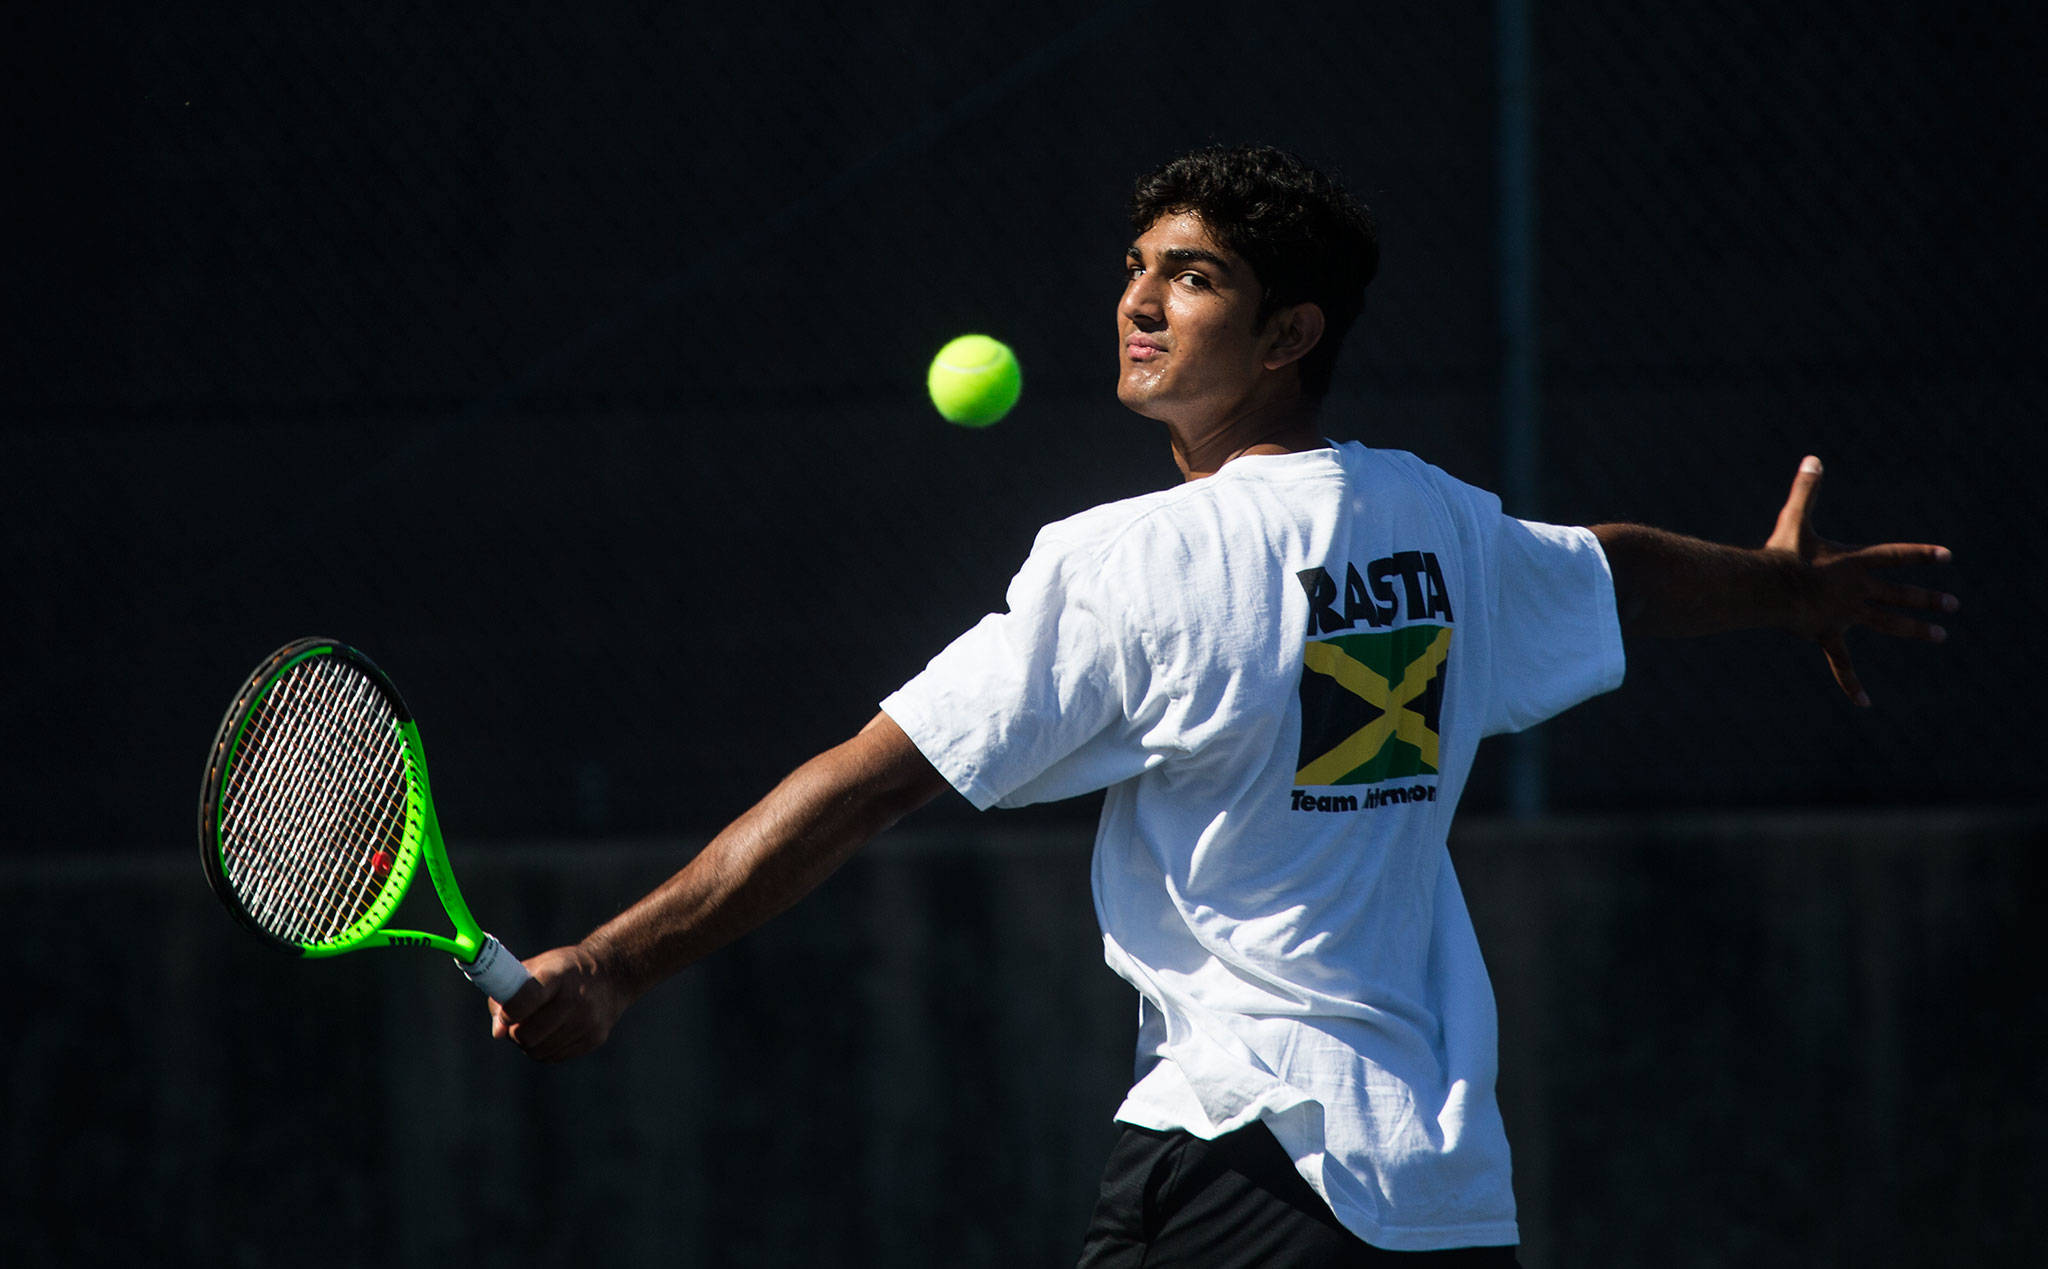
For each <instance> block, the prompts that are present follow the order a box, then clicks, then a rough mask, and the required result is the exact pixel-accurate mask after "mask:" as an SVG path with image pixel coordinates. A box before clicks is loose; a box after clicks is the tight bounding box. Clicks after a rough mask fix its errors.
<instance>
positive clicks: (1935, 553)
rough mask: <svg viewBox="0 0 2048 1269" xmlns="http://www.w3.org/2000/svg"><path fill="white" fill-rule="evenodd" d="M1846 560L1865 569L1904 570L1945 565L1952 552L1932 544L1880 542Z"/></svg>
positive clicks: (1850, 553) (1951, 556) (1853, 553)
mask: <svg viewBox="0 0 2048 1269" xmlns="http://www.w3.org/2000/svg"><path fill="white" fill-rule="evenodd" d="M1848 558H1850V559H1852V560H1854V561H1856V562H1857V563H1858V564H1861V565H1863V566H1864V567H1866V568H1905V567H1907V566H1909V565H1913V564H1946V563H1948V562H1949V561H1950V560H1952V559H1954V558H1955V555H1954V552H1952V551H1950V550H1949V549H1948V548H1947V547H1945V546H1936V545H1935V544H1934V543H1932V542H1880V543H1879V544H1877V545H1876V546H1866V547H1862V548H1860V549H1858V550H1855V551H1850V552H1848Z"/></svg>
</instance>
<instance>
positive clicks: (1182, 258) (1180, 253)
mask: <svg viewBox="0 0 2048 1269" xmlns="http://www.w3.org/2000/svg"><path fill="white" fill-rule="evenodd" d="M1124 258H1125V259H1127V260H1138V261H1141V262H1142V261H1143V260H1144V258H1145V256H1144V253H1143V252H1141V251H1139V250H1138V244H1137V243H1135V242H1134V243H1132V244H1131V245H1130V246H1129V247H1128V248H1127V249H1126V250H1125V251H1124ZM1159 258H1160V260H1161V261H1162V262H1163V263H1166V264H1206V265H1208V266H1209V267H1210V268H1213V269H1215V270H1216V271H1217V272H1218V273H1222V274H1228V273H1229V272H1230V262H1229V261H1228V260H1225V259H1224V258H1223V257H1222V256H1219V255H1217V254H1216V253H1215V252H1213V251H1204V250H1202V249H1201V248H1200V247H1168V248H1167V249H1166V250H1164V251H1162V252H1160V253H1159Z"/></svg>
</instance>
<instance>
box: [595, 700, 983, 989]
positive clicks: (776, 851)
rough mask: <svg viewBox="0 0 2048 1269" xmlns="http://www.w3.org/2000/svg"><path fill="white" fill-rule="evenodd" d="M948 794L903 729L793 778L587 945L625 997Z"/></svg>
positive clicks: (866, 740)
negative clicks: (934, 800)
mask: <svg viewBox="0 0 2048 1269" xmlns="http://www.w3.org/2000/svg"><path fill="white" fill-rule="evenodd" d="M944 787H945V783H944V781H943V779H941V778H940V777H939V775H938V773H937V772H935V771H933V770H932V768H931V766H930V764H929V763H927V762H925V760H924V758H923V756H922V755H920V754H918V753H917V751H916V750H915V748H914V747H912V746H911V745H910V742H909V740H908V739H907V738H905V737H904V736H903V734H902V732H901V731H900V730H898V729H897V728H896V725H895V724H894V723H893V722H891V721H889V720H888V719H887V717H886V716H878V717H877V718H876V720H875V721H874V722H873V723H870V724H869V725H868V727H867V728H866V729H865V730H863V731H862V732H861V734H860V735H858V736H856V737H854V738H853V739H852V740H849V741H847V742H846V743H845V744H842V745H839V746H837V747H835V748H833V749H829V750H827V751H826V752H824V753H822V754H820V755H818V756H817V757H816V758H813V759H811V760H810V761H809V762H807V763H805V764H804V765H803V766H801V767H799V768H797V770H796V771H795V772H793V773H791V774H790V776H789V777H788V778H787V779H785V780H783V781H782V783H781V784H779V785H777V786H776V787H775V789H774V791H772V792H771V793H769V795H768V796H767V797H765V798H763V799H762V800H761V801H760V802H759V803H757V804H756V805H755V806H754V807H753V808H752V809H751V810H749V811H747V812H746V813H745V814H743V815H741V816H740V817H739V818H738V819H737V820H734V821H733V823H732V824H731V825H730V826H729V827H727V828H726V829H725V831H724V832H722V833H720V834H718V836H717V837H715V838H713V839H712V840H711V842H710V844H709V845H707V846H706V847H705V848H704V849H703V850H702V851H701V852H699V853H698V855H697V857H696V858H694V859H692V860H691V861H690V862H689V863H688V864H686V865H685V866H684V867H683V868H682V869H681V870H680V871H678V872H677V873H676V874H675V875H674V876H673V877H670V878H669V879H668V880H667V881H666V882H664V883H662V885H661V886H659V887H657V888H656V889H655V890H654V891H653V892H652V893H650V894H649V895H647V897H646V898H644V899H642V900H640V901H639V902H638V903H636V904H634V905H633V906H632V907H631V908H628V909H627V910H626V911H625V912H623V913H621V914H619V915H618V916H617V917H615V918H613V919H612V920H611V921H609V922H607V923H605V924H604V925H603V926H602V927H600V928H599V929H597V930H595V931H594V932H592V933H591V934H590V936H589V937H588V938H586V939H584V940H583V945H582V946H583V949H584V950H585V951H586V952H588V953H590V954H591V956H593V957H594V958H595V959H596V960H597V962H598V963H599V964H600V965H602V966H603V967H604V970H605V972H606V974H607V976H608V977H609V978H611V980H612V981H613V982H614V983H615V984H616V985H617V986H618V987H619V989H620V990H621V991H623V992H624V993H625V994H626V996H627V998H629V999H630V998H633V997H637V996H639V995H640V993H642V992H643V991H645V990H646V989H647V988H649V987H651V986H653V985H654V984H655V983H656V982H659V981H660V980H661V979H663V978H666V977H667V976H669V975H670V974H673V973H675V972H676V971H678V970H680V969H682V968H683V967H685V966H687V965H689V964H691V963H693V962H695V961H697V960H699V959H701V958H702V957H704V956H706V955H707V954H709V953H711V952H713V951H715V950H717V949H718V948H720V947H723V946H724V945H725V944H727V943H730V942H732V941H733V940H734V939H737V938H739V937H740V936H741V935H743V934H745V933H747V932H748V931H750V930H752V929H754V928H755V927H756V926H759V925H760V924H762V923H763V922H765V921H767V920H768V919H769V918H771V917H773V916H775V915H777V914H778V913H781V912H782V911H784V910H786V909H787V908H789V907H790V906H791V905H792V904H794V903H796V901H797V900H799V899H801V898H802V897H803V896H804V895H806V894H809V893H810V892H811V891H812V890H813V889H815V888H816V887H817V886H818V884H819V883H821V882H822V881H824V880H825V878H826V877H828V876H830V875H831V874H832V873H833V871H835V870H836V869H837V868H838V867H839V865H841V864H842V863H844V862H845V861H846V859H847V858H848V857H849V856H851V855H852V854H853V852H854V851H855V850H856V849H858V848H859V847H860V846H861V845H862V844H863V843H865V842H867V841H868V840H869V839H871V838H873V837H874V836H875V835H876V834H877V833H880V832H881V831H882V830H883V829H885V828H887V827H888V826H889V825H890V824H892V823H894V822H895V821H896V820H898V819H900V818H901V817H903V816H904V815H906V814H908V813H909V812H911V811H913V810H915V809H916V808H917V807H919V806H922V805H923V804H924V803H925V802H927V801H929V800H930V799H931V798H932V797H933V796H935V795H936V794H937V793H938V792H939V791H940V790H941V789H943V788H944Z"/></svg>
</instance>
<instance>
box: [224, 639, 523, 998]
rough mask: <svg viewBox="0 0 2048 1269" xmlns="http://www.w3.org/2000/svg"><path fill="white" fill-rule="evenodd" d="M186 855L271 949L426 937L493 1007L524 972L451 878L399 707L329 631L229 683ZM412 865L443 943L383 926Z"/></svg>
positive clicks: (299, 950)
mask: <svg viewBox="0 0 2048 1269" xmlns="http://www.w3.org/2000/svg"><path fill="white" fill-rule="evenodd" d="M199 852H200V855H201V857H202V859H203V860H204V862H205V865H206V880H207V882H208V883H209V884H210V885H211V886H212V887H213V893H214V894H215V895H216V896H218V897H219V899H220V901H221V902H222V903H224V904H226V905H227V909H228V911H229V912H231V913H233V914H234V916H235V919H236V920H238V921H240V922H241V923H242V924H243V925H245V926H247V927H249V929H251V930H253V931H255V932H256V933H257V934H258V935H260V936H261V937H262V938H263V939H264V940H265V941H266V942H268V943H270V944H271V945H272V946H274V947H278V948H282V949H283V950H285V951H287V952H291V953H293V954H295V955H298V956H337V955H339V954H341V953H343V952H353V951H355V950H357V949H358V948H365V947H389V946H406V947H437V948H439V949H441V950H442V951H444V952H446V953H448V954H449V955H450V956H453V957H454V958H455V962H456V964H457V966H458V967H460V968H461V970H462V972H463V973H464V974H467V975H468V976H469V980H470V981H471V982H473V983H475V984H476V985H477V986H478V987H479V988H481V989H482V990H483V991H484V993H485V994H486V995H488V996H490V997H491V998H493V999H495V1000H497V1001H499V1002H500V1003H503V1002H504V1001H507V1000H510V999H511V998H512V997H513V995H514V994H515V993H516V992H518V990H519V989H520V988H521V987H523V986H525V985H526V984H527V983H528V982H530V981H532V976H531V975H529V974H528V973H527V972H526V967H525V966H524V965H521V964H520V963H519V958H518V957H516V956H514V955H512V953H510V952H508V951H506V950H505V948H504V945H503V944H501V943H499V942H498V940H496V939H494V938H492V937H491V936H490V935H488V934H486V933H484V932H483V930H482V928H481V927H479V926H478V925H477V923H476V918H475V917H473V916H471V915H470V913H469V905H468V904H467V903H465V902H464V901H463V898H462V891H461V890H459V889H457V888H456V885H455V874H454V872H453V871H452V870H450V868H449V866H448V850H447V848H446V847H445V846H444V845H443V844H442V842H441V825H440V822H439V821H438V820H437V819H436V818H435V815H434V799H433V794H432V790H431V787H430V786H429V785H428V783H427V761H426V755H425V753H424V751H423V750H422V749H421V748H420V733H419V728H418V727H417V726H416V725H414V723H413V720H412V713H411V711H409V710H407V709H406V707H405V701H404V700H403V699H401V698H400V696H399V695H398V689H397V688H396V687H394V686H392V683H391V680H390V679H389V678H387V677H385V674H384V672H383V671H382V670H380V669H378V668H377V667H376V666H375V665H374V664H372V663H371V661H370V659H369V658H368V657H366V656H364V655H363V654H362V653H360V652H358V651H356V650H355V649H354V648H351V647H349V646H347V645H346V644H343V643H340V642H337V641H336V640H333V639H300V640H297V641H295V642H293V643H288V644H286V645H285V646H284V647H282V648H279V649H278V650H277V651H276V652H273V653H271V654H270V656H269V658H268V659H266V660H265V661H264V662H263V664H262V665H260V666H258V667H257V668H256V672H255V673H253V674H251V675H250V676H249V680H248V682H246V683H244V684H243V685H242V690H241V691H240V692H238V693H236V695H235V700H234V704H232V705H230V706H228V712H227V717H225V718H223V719H222V720H221V724H220V732H219V734H218V735H216V736H215V737H214V740H213V750H212V752H211V753H210V754H209V755H208V757H207V763H206V781H205V783H204V784H203V785H202V786H201V788H200V793H199ZM422 860H425V861H426V865H427V875H428V876H429V877H431V878H433V881H434V890H435V892H436V893H437V894H439V895H440V896H441V906H442V907H443V908H444V909H446V911H447V913H448V919H449V921H450V922H452V923H453V924H454V926H455V936H454V937H453V938H447V937H444V936H442V935H439V934H428V933H425V932H423V931H419V930H392V929H386V928H385V925H384V923H385V922H386V921H388V920H390V919H391V915H392V913H393V912H394V911H395V910H396V909H397V907H398V903H399V900H401V899H403V898H405V892H406V887H407V885H408V884H410V883H411V881H412V877H413V873H414V871H415V869H417V868H418V866H419V864H420V862H421V861H422Z"/></svg>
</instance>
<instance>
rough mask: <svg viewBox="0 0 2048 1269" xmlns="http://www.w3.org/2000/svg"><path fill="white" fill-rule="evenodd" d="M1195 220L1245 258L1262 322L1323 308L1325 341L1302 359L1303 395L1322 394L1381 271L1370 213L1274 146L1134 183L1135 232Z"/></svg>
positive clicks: (1175, 163) (1174, 167)
mask: <svg viewBox="0 0 2048 1269" xmlns="http://www.w3.org/2000/svg"><path fill="white" fill-rule="evenodd" d="M1174 215H1192V216H1194V217H1195V218H1197V219H1198V220H1200V221H1201V222H1202V225H1203V227H1204V228H1205V229H1207V230H1208V231H1209V232H1210V233H1211V234H1212V235H1214V236H1215V238H1216V241H1217V242H1218V243H1220V244H1221V245H1223V246H1224V247H1226V248H1228V249H1229V250H1230V251H1231V252H1232V253H1234V254H1236V255H1238V256H1240V257H1242V258H1243V259H1244V260H1245V262H1246V263H1248V264H1250V265H1251V267H1252V272H1254V273H1255V274H1257V275H1258V279H1259V284H1260V286H1261V287H1262V288H1263V290H1264V294H1263V296H1262V298H1261V299H1260V302H1259V312H1258V321H1259V323H1260V324H1261V325H1263V324H1264V323H1265V321H1266V319H1267V318H1269V317H1271V316H1272V315H1273V314H1274V313H1275V312H1277V311H1279V310H1280V309H1282V308H1285V307H1287V306H1288V305H1290V304H1300V303H1303V302H1304V301H1306V302H1308V303H1312V304H1314V305H1316V306H1317V307H1318V308H1320V309H1322V311H1323V337H1322V340H1321V341H1320V342H1319V343H1317V345H1316V346H1315V348H1313V349H1312V350H1310V352H1309V354H1308V355H1307V356H1306V357H1303V358H1302V359H1301V361H1300V363H1299V364H1300V366H1301V388H1302V392H1303V394H1304V395H1306V396H1309V397H1321V396H1322V395H1324V394H1325V393H1326V392H1328V391H1329V388H1330V376H1331V375H1332V374H1334V373H1335V371H1336V368H1337V349H1338V348H1339V346H1341V345H1342V343H1343V342H1344V333H1345V332H1346V331H1347V330H1349V329H1350V328H1351V323H1352V322H1353V321H1354V320H1356V318H1357V317H1358V314H1359V311H1360V310H1361V309H1363V308H1364V307H1365V288H1366V286H1367V285H1368V284H1369V283H1370V282H1371V281H1372V278H1373V274H1374V273H1376V272H1378V271H1379V264H1380V246H1379V234H1378V231H1377V229H1376V228H1375V227H1374V224H1373V218H1372V212H1371V211H1370V210H1369V209H1368V208H1367V207H1366V206H1365V205H1364V204H1363V203H1360V202H1359V201H1358V200H1356V199H1354V198H1353V197H1352V196H1351V195H1350V194H1348V193H1346V192H1345V191H1344V189H1343V187H1341V186H1339V185H1338V184H1337V183H1336V182H1335V181H1333V180H1331V179H1330V178H1329V177H1327V176H1325V175H1324V174H1323V173H1321V172H1319V171H1317V170H1316V169H1315V168H1313V167H1310V166H1309V165H1308V164H1307V163H1305V162H1303V161H1302V160H1301V159H1299V158H1297V157H1295V156H1294V155H1292V154H1289V153H1287V152H1286V151H1284V150H1276V149H1274V148H1272V147H1271V146H1237V147H1225V146H1212V147H1209V148H1207V149H1202V150H1196V151H1194V152H1192V153H1189V154H1184V155H1181V156H1180V157H1179V158H1177V159H1174V160H1172V161H1171V162H1169V163H1167V164H1166V165H1165V166H1163V167H1160V168H1158V169H1156V170H1154V171H1151V172H1148V173H1146V174H1145V175H1143V176H1141V177H1139V178H1138V183H1137V188H1136V189H1135V190H1134V191H1133V192H1132V194H1131V227H1132V228H1133V229H1134V230H1136V231H1137V232H1138V233H1140V234H1142V233H1144V232H1145V231H1146V230H1148V229H1150V228H1151V227H1152V226H1153V225H1154V224H1157V223H1158V222H1159V221H1160V220H1161V219H1162V218H1164V217H1166V216H1174Z"/></svg>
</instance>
